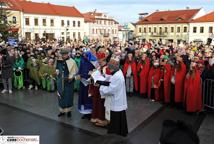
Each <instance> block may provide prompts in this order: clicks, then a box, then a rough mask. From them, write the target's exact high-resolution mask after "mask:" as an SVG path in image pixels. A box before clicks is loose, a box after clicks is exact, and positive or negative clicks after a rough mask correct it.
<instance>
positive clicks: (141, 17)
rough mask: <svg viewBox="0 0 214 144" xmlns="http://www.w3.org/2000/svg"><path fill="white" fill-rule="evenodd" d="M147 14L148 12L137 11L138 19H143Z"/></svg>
mask: <svg viewBox="0 0 214 144" xmlns="http://www.w3.org/2000/svg"><path fill="white" fill-rule="evenodd" d="M147 15H148V13H139V20H142V19H144V18H145V17H146V16H147Z"/></svg>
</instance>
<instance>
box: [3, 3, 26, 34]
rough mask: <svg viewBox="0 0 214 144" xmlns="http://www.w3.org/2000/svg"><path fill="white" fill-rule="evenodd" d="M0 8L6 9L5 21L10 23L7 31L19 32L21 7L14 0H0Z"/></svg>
mask: <svg viewBox="0 0 214 144" xmlns="http://www.w3.org/2000/svg"><path fill="white" fill-rule="evenodd" d="M0 8H1V9H4V10H5V11H6V14H7V15H6V22H7V23H8V24H9V25H10V29H9V32H15V33H17V34H18V35H19V34H21V22H22V21H21V8H20V7H19V6H18V2H17V1H15V0H1V2H0Z"/></svg>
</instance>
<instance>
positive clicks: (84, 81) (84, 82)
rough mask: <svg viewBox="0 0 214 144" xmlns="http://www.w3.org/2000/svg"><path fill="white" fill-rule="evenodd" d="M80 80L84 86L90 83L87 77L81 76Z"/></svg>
mask: <svg viewBox="0 0 214 144" xmlns="http://www.w3.org/2000/svg"><path fill="white" fill-rule="evenodd" d="M80 81H81V82H82V83H83V85H84V86H88V85H89V84H90V83H89V82H88V81H87V79H85V78H81V80H80Z"/></svg>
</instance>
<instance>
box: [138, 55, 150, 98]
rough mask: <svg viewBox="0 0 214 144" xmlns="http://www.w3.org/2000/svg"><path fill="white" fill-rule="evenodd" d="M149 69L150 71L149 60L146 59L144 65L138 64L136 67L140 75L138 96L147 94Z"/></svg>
mask: <svg viewBox="0 0 214 144" xmlns="http://www.w3.org/2000/svg"><path fill="white" fill-rule="evenodd" d="M149 69H150V60H149V58H146V63H145V64H142V63H139V64H138V65H137V71H138V73H140V75H139V79H140V94H145V93H147V90H148V83H147V81H148V75H149Z"/></svg>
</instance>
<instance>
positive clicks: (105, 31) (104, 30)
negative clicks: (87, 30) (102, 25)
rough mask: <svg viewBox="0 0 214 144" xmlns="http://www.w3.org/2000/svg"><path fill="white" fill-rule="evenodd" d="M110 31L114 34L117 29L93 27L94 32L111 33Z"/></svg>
mask: <svg viewBox="0 0 214 144" xmlns="http://www.w3.org/2000/svg"><path fill="white" fill-rule="evenodd" d="M110 32H111V33H112V34H117V30H116V29H115V30H114V29H112V30H110V29H108V30H107V29H92V34H107V33H108V34H110Z"/></svg>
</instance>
